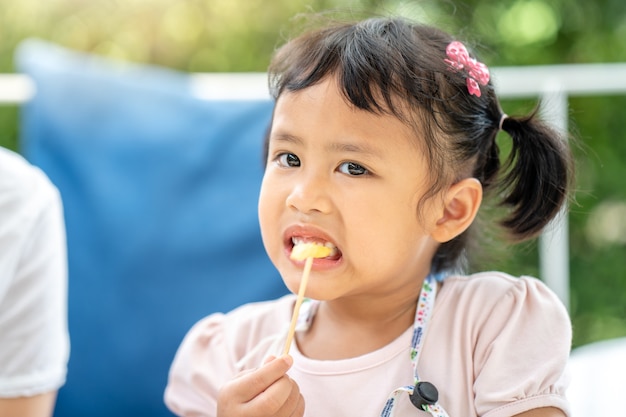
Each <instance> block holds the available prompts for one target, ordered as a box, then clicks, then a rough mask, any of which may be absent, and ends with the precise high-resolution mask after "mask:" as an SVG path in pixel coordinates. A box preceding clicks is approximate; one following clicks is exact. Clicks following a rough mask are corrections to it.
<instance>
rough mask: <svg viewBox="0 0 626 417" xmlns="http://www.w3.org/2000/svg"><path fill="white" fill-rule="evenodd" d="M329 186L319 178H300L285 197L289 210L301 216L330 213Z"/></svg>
mask: <svg viewBox="0 0 626 417" xmlns="http://www.w3.org/2000/svg"><path fill="white" fill-rule="evenodd" d="M330 193H331V188H330V184H328V183H327V182H326V181H323V180H321V179H319V178H301V179H300V181H299V182H297V183H296V184H294V186H293V188H292V189H291V192H290V193H289V195H288V196H287V200H286V205H287V207H288V208H289V209H292V210H296V211H298V212H300V213H303V214H313V213H316V212H317V213H323V214H327V213H330V211H331V208H332V200H331V196H330Z"/></svg>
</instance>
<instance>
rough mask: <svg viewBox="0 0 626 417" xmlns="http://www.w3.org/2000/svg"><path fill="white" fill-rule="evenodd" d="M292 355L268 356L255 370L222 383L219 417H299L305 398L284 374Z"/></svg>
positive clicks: (289, 365)
mask: <svg viewBox="0 0 626 417" xmlns="http://www.w3.org/2000/svg"><path fill="white" fill-rule="evenodd" d="M292 364H293V359H292V358H291V356H281V357H280V358H274V357H270V358H268V360H267V361H266V362H265V363H264V364H263V366H261V367H260V368H258V369H255V370H254V371H249V372H245V373H242V374H240V375H238V376H237V377H235V378H234V379H233V380H231V381H229V382H227V383H226V384H224V386H223V387H222V388H221V389H220V392H219V394H218V397H217V416H218V417H245V416H250V417H302V416H303V415H304V398H302V395H301V394H300V389H299V388H298V385H297V384H296V383H295V381H294V380H292V379H291V378H289V376H287V374H286V372H287V371H288V370H289V368H291V365H292Z"/></svg>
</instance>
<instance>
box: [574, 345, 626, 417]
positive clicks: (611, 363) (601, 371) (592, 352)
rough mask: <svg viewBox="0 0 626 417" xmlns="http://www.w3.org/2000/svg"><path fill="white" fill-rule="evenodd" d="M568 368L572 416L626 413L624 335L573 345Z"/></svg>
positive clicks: (625, 347)
mask: <svg viewBox="0 0 626 417" xmlns="http://www.w3.org/2000/svg"><path fill="white" fill-rule="evenodd" d="M570 371H571V377H572V380H571V384H570V387H569V389H568V391H567V397H568V399H569V400H570V402H571V405H572V417H589V416H626V337H624V338H617V339H610V340H604V341H601V342H595V343H590V344H588V345H585V346H581V347H579V348H576V349H574V350H573V351H572V354H571V356H570Z"/></svg>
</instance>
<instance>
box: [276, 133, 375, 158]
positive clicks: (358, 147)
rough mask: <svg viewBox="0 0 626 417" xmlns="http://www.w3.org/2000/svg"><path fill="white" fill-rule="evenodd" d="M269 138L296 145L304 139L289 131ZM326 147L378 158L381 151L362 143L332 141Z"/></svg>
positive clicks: (336, 150)
mask: <svg viewBox="0 0 626 417" xmlns="http://www.w3.org/2000/svg"><path fill="white" fill-rule="evenodd" d="M270 140H275V141H276V142H283V143H292V144H296V145H302V144H303V143H304V141H303V140H302V138H300V137H299V136H294V135H291V134H289V133H277V134H275V135H272V136H271V137H270ZM327 149H328V150H329V151H331V152H337V153H353V154H359V155H363V156H367V157H373V158H377V159H380V158H381V153H380V151H379V150H378V149H376V148H374V147H372V146H369V145H368V144H363V143H359V144H356V143H348V142H334V143H331V144H330V145H328V146H327Z"/></svg>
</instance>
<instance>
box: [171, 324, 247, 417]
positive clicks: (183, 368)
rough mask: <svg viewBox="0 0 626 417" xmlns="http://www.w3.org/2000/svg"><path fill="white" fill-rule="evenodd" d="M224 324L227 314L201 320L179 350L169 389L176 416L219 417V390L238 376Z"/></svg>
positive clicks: (172, 368) (188, 334) (173, 366)
mask: <svg viewBox="0 0 626 417" xmlns="http://www.w3.org/2000/svg"><path fill="white" fill-rule="evenodd" d="M223 321H224V315H223V314H213V315H211V316H208V317H207V318H205V319H203V320H201V321H199V322H198V323H196V324H195V325H194V326H193V327H192V328H191V330H190V331H189V332H188V333H187V335H186V336H185V338H184V339H183V342H182V343H181V345H180V347H179V348H178V351H177V352H176V356H175V357H174V361H173V362H172V366H171V368H170V372H169V379H168V384H167V388H166V390H165V403H166V405H167V406H168V408H169V409H170V410H172V412H174V413H175V414H177V415H180V416H189V417H191V416H214V415H215V410H216V407H217V400H216V398H217V391H218V389H219V387H220V386H221V385H222V384H223V381H224V379H227V378H229V376H231V375H234V374H235V368H234V360H233V359H232V358H230V357H229V356H230V354H229V353H230V352H231V350H230V349H228V347H227V346H225V340H224V331H223ZM209 353H210V354H209ZM206 370H211V371H210V372H206Z"/></svg>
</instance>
